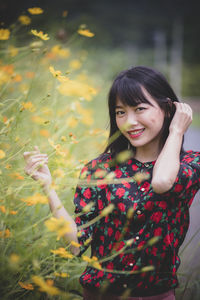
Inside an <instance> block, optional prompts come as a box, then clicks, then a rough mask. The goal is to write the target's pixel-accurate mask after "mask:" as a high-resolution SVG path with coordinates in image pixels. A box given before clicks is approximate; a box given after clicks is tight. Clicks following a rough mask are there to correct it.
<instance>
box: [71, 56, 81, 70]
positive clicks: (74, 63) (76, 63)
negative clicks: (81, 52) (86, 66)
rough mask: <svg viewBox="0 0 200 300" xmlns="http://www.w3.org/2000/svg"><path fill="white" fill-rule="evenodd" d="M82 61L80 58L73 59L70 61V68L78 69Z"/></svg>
mask: <svg viewBox="0 0 200 300" xmlns="http://www.w3.org/2000/svg"><path fill="white" fill-rule="evenodd" d="M81 65H82V64H81V62H80V60H78V59H74V60H71V61H70V63H69V66H70V68H72V69H75V70H78V69H80V67H81Z"/></svg>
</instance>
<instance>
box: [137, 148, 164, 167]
mask: <svg viewBox="0 0 200 300" xmlns="http://www.w3.org/2000/svg"><path fill="white" fill-rule="evenodd" d="M160 151H161V150H160V147H158V148H151V149H144V148H136V150H135V154H134V158H135V159H137V160H138V161H141V162H142V163H145V162H150V161H155V160H156V159H157V158H158V156H159V154H160Z"/></svg>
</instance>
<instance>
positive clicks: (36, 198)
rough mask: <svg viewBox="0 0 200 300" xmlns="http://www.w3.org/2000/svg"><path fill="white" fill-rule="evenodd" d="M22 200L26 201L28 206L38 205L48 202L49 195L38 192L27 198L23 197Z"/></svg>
mask: <svg viewBox="0 0 200 300" xmlns="http://www.w3.org/2000/svg"><path fill="white" fill-rule="evenodd" d="M21 201H23V202H25V203H26V205H27V206H32V205H36V204H38V203H40V204H47V203H48V199H47V197H46V196H44V195H41V194H39V193H36V194H35V195H33V196H29V197H27V198H26V199H24V198H22V199H21Z"/></svg>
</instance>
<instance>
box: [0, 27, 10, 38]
mask: <svg viewBox="0 0 200 300" xmlns="http://www.w3.org/2000/svg"><path fill="white" fill-rule="evenodd" d="M9 37H10V30H9V29H3V28H0V40H2V41H3V40H4V41H5V40H8V39H9Z"/></svg>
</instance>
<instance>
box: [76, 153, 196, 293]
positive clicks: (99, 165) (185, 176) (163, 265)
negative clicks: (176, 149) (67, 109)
mask: <svg viewBox="0 0 200 300" xmlns="http://www.w3.org/2000/svg"><path fill="white" fill-rule="evenodd" d="M180 162H181V163H180V169H179V172H178V175H177V178H176V180H175V183H174V185H173V186H172V188H171V189H170V190H169V191H167V192H166V193H163V194H156V193H155V192H154V191H153V189H152V186H151V179H152V171H153V167H154V164H155V161H153V162H146V163H141V162H140V161H138V160H136V159H134V158H132V159H129V160H128V161H126V162H123V163H116V161H115V160H113V159H112V156H111V154H109V153H105V154H103V155H101V156H99V157H98V158H96V159H94V160H92V161H91V162H89V163H88V164H87V165H86V166H85V167H84V168H83V169H82V172H81V176H80V178H82V179H83V181H80V183H79V185H78V186H77V188H76V192H75V196H74V204H75V212H76V213H77V214H78V215H77V217H76V224H77V226H78V228H79V234H78V239H79V243H80V245H81V251H80V255H82V254H83V253H84V251H85V250H86V249H87V247H88V246H89V245H91V257H95V259H97V260H98V262H99V263H100V265H101V267H97V268H96V267H94V266H93V265H92V264H89V265H88V266H87V268H86V270H85V271H84V272H83V274H82V275H81V277H80V283H81V284H82V285H83V286H84V287H88V288H101V287H103V288H107V289H108V290H110V291H112V293H116V294H118V295H119V294H123V292H124V291H127V290H129V291H130V294H131V295H134V296H145V295H155V294H157V293H162V292H165V291H167V290H170V289H173V288H176V287H177V286H178V280H177V274H176V272H177V269H178V267H179V265H180V258H179V256H178V250H179V248H180V246H181V244H182V243H183V241H184V238H185V235H186V232H187V230H188V226H189V207H190V205H191V203H192V201H193V199H194V196H195V194H196V193H197V191H198V189H199V188H200V152H193V151H186V152H184V153H182V154H181V156H180ZM105 174H106V178H112V180H110V181H105V180H104V179H103V178H105ZM88 204H91V206H90V209H89V210H88V209H84V208H85V207H86V208H88V206H86V205H88ZM106 209H107V210H106Z"/></svg>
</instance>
